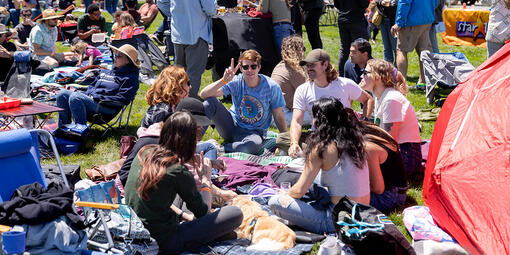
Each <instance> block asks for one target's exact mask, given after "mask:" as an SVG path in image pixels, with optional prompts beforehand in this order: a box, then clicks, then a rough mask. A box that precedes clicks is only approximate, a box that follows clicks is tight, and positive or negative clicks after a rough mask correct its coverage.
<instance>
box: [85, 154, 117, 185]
mask: <svg viewBox="0 0 510 255" xmlns="http://www.w3.org/2000/svg"><path fill="white" fill-rule="evenodd" d="M125 160H126V159H123V158H121V159H118V160H115V161H113V162H110V163H108V164H106V165H101V166H93V167H92V168H90V169H87V170H85V173H86V174H87V176H88V177H89V178H90V179H91V180H92V181H109V180H113V179H115V176H117V173H118V172H119V170H120V168H121V167H122V164H124V161H125Z"/></svg>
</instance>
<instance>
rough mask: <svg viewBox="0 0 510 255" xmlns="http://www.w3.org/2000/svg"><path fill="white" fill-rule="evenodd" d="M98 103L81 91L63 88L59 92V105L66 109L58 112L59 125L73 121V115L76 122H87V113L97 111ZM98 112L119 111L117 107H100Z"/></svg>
mask: <svg viewBox="0 0 510 255" xmlns="http://www.w3.org/2000/svg"><path fill="white" fill-rule="evenodd" d="M97 105H98V103H96V102H95V101H94V100H93V99H92V98H90V97H89V96H87V95H85V94H83V93H81V92H78V91H76V92H73V91H70V90H67V89H62V90H60V92H58V94H57V107H60V108H62V109H64V110H63V111H61V112H59V113H58V126H59V127H61V126H63V125H66V124H70V123H71V115H72V117H73V119H74V123H76V124H83V125H86V124H87V114H90V113H95V112H96V109H97ZM97 112H98V113H101V114H105V115H110V114H114V113H116V112H117V110H115V109H111V108H106V107H99V109H98V110H97Z"/></svg>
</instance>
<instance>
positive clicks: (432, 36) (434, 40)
mask: <svg viewBox="0 0 510 255" xmlns="http://www.w3.org/2000/svg"><path fill="white" fill-rule="evenodd" d="M436 24H437V23H433V24H432V25H431V26H430V30H429V37H430V44H432V52H433V53H439V47H438V46H437V33H436Z"/></svg>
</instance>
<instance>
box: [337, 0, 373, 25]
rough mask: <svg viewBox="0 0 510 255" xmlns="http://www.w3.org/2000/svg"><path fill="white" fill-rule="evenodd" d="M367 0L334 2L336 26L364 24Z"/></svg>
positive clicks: (338, 0) (340, 0) (339, 0)
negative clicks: (336, 13)
mask: <svg viewBox="0 0 510 255" xmlns="http://www.w3.org/2000/svg"><path fill="white" fill-rule="evenodd" d="M369 3H370V1H369V0H335V7H336V8H337V9H338V24H352V23H354V24H357V23H361V22H366V18H365V11H366V10H367V8H368V4H369Z"/></svg>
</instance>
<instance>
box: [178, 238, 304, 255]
mask: <svg viewBox="0 0 510 255" xmlns="http://www.w3.org/2000/svg"><path fill="white" fill-rule="evenodd" d="M249 245H250V240H248V239H236V240H229V241H223V242H219V243H215V244H212V245H208V246H204V247H201V248H199V249H198V250H197V251H194V252H184V253H181V255H182V254H184V255H188V254H189V255H191V254H223V255H226V254H231V255H234V254H236V255H238V254H243V255H265V254H271V255H299V254H301V253H303V252H309V251H310V250H311V249H312V247H313V244H301V243H300V244H296V245H294V247H292V248H290V249H288V250H285V251H254V250H246V247H247V246H249Z"/></svg>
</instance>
